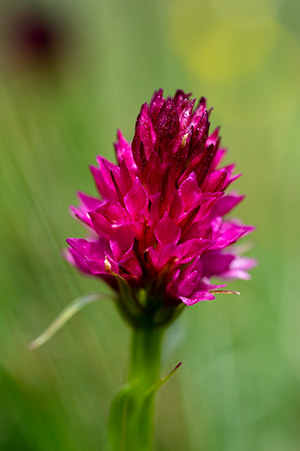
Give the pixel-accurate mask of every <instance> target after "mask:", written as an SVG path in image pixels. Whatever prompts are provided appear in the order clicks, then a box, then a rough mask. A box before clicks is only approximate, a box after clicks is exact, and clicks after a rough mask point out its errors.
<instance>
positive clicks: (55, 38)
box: [0, 4, 72, 68]
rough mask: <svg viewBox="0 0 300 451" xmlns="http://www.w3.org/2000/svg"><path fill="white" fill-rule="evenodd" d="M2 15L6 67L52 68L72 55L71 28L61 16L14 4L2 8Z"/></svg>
mask: <svg viewBox="0 0 300 451" xmlns="http://www.w3.org/2000/svg"><path fill="white" fill-rule="evenodd" d="M0 15H1V19H0V25H1V29H2V34H1V41H2V42H1V46H2V55H4V58H5V61H4V62H2V64H3V65H6V63H7V64H9V65H13V67H17V68H20V67H27V68H28V67H29V68H44V67H47V68H51V67H56V66H58V65H60V64H61V63H62V62H63V61H64V60H65V59H66V57H67V56H68V55H69V54H70V46H71V44H72V42H71V41H72V39H71V38H72V32H71V26H70V23H68V20H67V19H66V17H65V16H64V15H62V13H60V14H58V12H57V11H53V10H51V11H50V10H47V9H46V8H41V6H37V5H34V4H29V5H28V4H27V5H25V6H24V4H15V5H14V6H13V7H9V8H8V7H6V8H2V11H0Z"/></svg>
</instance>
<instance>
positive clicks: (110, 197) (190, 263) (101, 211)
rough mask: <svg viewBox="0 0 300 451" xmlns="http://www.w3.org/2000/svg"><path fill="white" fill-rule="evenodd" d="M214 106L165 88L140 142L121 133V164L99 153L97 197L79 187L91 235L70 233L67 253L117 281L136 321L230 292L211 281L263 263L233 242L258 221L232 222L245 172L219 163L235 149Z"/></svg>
mask: <svg viewBox="0 0 300 451" xmlns="http://www.w3.org/2000/svg"><path fill="white" fill-rule="evenodd" d="M210 112H211V110H207V107H206V100H205V99H204V98H201V100H200V102H199V103H198V105H197V106H196V107H195V100H194V99H192V98H191V97H190V94H186V93H184V92H183V91H181V90H178V91H177V92H176V93H175V96H174V98H172V97H168V98H166V99H165V98H164V96H163V91H162V90H161V89H160V90H159V91H156V92H155V93H154V95H153V98H152V100H151V102H150V105H148V104H147V103H145V104H143V105H142V108H141V111H140V114H139V116H138V118H137V121H136V128H135V134H134V138H133V141H132V143H130V142H128V141H126V139H125V138H124V137H123V135H122V133H121V132H120V131H118V135H117V142H116V143H115V151H116V156H117V162H118V163H117V164H113V163H111V162H109V161H108V160H105V159H104V158H103V157H98V158H97V163H98V166H97V167H96V166H95V167H94V166H92V167H91V171H92V175H93V177H94V180H95V184H96V187H97V190H98V196H96V197H91V196H88V195H86V194H83V193H79V195H78V196H79V199H80V206H79V207H77V208H75V207H72V211H73V214H74V215H75V216H76V217H77V218H78V219H80V220H81V221H82V222H83V223H84V225H86V226H87V228H88V230H89V237H88V238H87V239H85V240H83V239H74V238H72V239H69V240H67V242H68V244H69V246H70V247H69V249H68V251H66V253H65V258H66V259H67V261H68V262H69V263H71V264H72V265H74V266H75V267H77V269H78V270H79V271H81V272H82V273H84V274H89V275H92V276H95V277H98V278H100V279H102V280H104V281H105V282H106V283H107V284H109V285H110V286H111V288H112V289H113V290H115V292H116V294H117V299H119V300H120V302H122V309H123V311H124V309H125V310H126V312H127V313H126V314H127V317H128V315H129V316H130V315H132V317H131V319H130V320H131V323H134V324H136V325H138V324H140V322H141V321H150V322H151V321H152V322H153V323H154V324H156V325H157V324H160V321H162V322H163V318H165V309H166V308H170V309H171V311H173V310H172V309H174V312H175V310H176V309H177V307H178V306H179V305H183V304H184V305H193V304H195V303H197V302H200V301H203V300H212V299H214V293H215V294H217V293H219V292H229V291H227V290H226V289H225V290H223V289H222V288H223V287H226V285H215V284H213V283H212V282H211V279H212V278H214V277H218V278H221V279H225V280H226V279H236V278H241V279H248V278H249V277H250V276H249V273H248V271H249V270H250V269H252V268H253V267H254V266H255V265H256V260H254V259H251V258H247V257H241V256H239V255H238V254H237V252H236V251H235V248H234V247H233V246H232V245H233V244H234V243H235V242H236V241H238V240H239V239H240V238H241V237H243V236H245V235H247V234H248V233H250V232H251V231H252V230H253V227H251V226H246V225H243V224H241V223H240V222H239V221H237V220H233V219H227V218H226V219H225V216H226V215H227V214H228V213H230V212H231V211H232V209H233V208H235V207H236V206H237V205H238V204H239V203H240V202H241V201H242V200H243V199H244V196H241V195H239V194H237V193H236V192H232V193H229V194H228V193H226V189H227V187H228V185H230V184H231V183H233V182H234V180H235V179H236V178H237V177H239V174H238V175H234V170H235V165H233V164H232V165H227V166H225V167H220V166H219V165H220V164H221V162H222V159H223V157H224V154H225V152H226V151H225V149H224V148H222V147H221V146H220V140H221V138H220V135H219V133H220V130H219V128H216V129H215V130H214V131H213V132H210V131H209V128H210V122H209V116H210ZM124 284H125V285H124ZM124 293H126V299H125V298H124V296H125V294H124ZM145 296H146V299H145ZM128 303H129V304H128ZM130 303H131V304H130ZM133 312H134V313H133ZM137 312H138V313H137ZM163 312H164V313H163ZM147 315H148V316H147ZM149 315H150V316H149ZM171 317H172V314H171V315H170V318H171ZM145 318H147V319H145Z"/></svg>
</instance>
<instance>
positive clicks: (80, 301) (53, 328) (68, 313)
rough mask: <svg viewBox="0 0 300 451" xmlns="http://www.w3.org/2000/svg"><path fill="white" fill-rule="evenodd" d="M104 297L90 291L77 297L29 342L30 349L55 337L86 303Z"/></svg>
mask: <svg viewBox="0 0 300 451" xmlns="http://www.w3.org/2000/svg"><path fill="white" fill-rule="evenodd" d="M104 298H105V297H104V295H101V294H99V293H90V294H86V295H85V296H81V297H79V298H77V299H75V300H74V301H73V302H71V304H69V305H68V306H67V307H66V308H65V309H64V310H63V311H62V312H61V313H60V314H59V315H58V317H57V318H56V319H55V320H54V321H53V322H52V323H51V324H50V326H49V327H47V329H46V330H45V331H44V332H43V333H42V334H41V335H39V336H38V337H37V338H36V339H35V340H33V341H32V342H31V343H29V345H28V348H29V349H30V350H33V349H36V348H39V347H40V346H42V345H43V344H44V343H46V342H47V341H48V340H50V338H51V337H53V335H54V334H56V332H57V331H58V330H59V329H61V327H62V326H63V325H64V324H65V323H66V322H67V321H68V320H69V319H70V318H72V316H74V315H75V313H77V312H78V311H79V310H81V309H82V308H83V307H84V306H85V305H87V304H90V303H92V302H95V301H98V300H100V299H104Z"/></svg>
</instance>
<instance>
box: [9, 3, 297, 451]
mask: <svg viewBox="0 0 300 451" xmlns="http://www.w3.org/2000/svg"><path fill="white" fill-rule="evenodd" d="M299 13H300V6H299V3H298V2H296V1H294V0H281V1H280V0H252V1H251V2H248V1H247V2H246V1H240V0H211V1H204V0H203V1H197V0H186V1H185V2H183V1H182V0H175V1H171V0H160V1H158V0H152V1H149V0H144V1H138V0H127V1H125V2H124V1H122V0H110V1H109V0H100V1H96V0H90V1H89V2H84V1H83V0H72V1H71V0H60V1H58V0H55V1H54V0H52V1H50V0H49V1H46V0H45V1H43V0H40V1H39V2H35V3H32V2H29V1H25V0H23V1H22V2H16V1H15V2H11V1H10V2H8V1H4V0H2V1H1V3H0V26H1V30H0V52H1V53H0V98H1V103H0V105H1V107H0V152H1V160H0V161H1V164H0V182H1V191H0V206H1V214H0V224H1V238H0V239H1V253H0V281H1V285H0V287H1V291H0V297H1V315H0V449H1V451H2V450H3V451H4V450H5V451H6V450H9V451H27V450H30V451H31V450H34V451H35V450H36V451H54V450H56V451H57V450H63V451H79V450H85V449H89V450H91V451H93V450H105V441H106V427H107V417H108V413H109V406H110V402H111V399H112V397H113V394H114V393H115V392H116V390H117V388H118V387H119V385H120V384H121V383H122V382H123V380H124V378H125V377H126V365H127V359H128V344H129V336H130V333H129V330H128V329H127V327H126V326H125V325H124V324H123V323H122V322H121V320H120V319H119V317H118V314H117V312H116V311H115V308H114V306H113V305H112V304H111V303H110V302H109V301H101V302H98V303H94V304H92V305H89V306H87V307H86V308H85V309H84V310H83V311H82V312H81V313H80V314H78V315H77V316H76V317H74V318H73V319H72V320H71V321H70V322H69V323H68V324H67V325H66V326H65V327H64V328H63V329H62V330H61V331H60V332H59V333H58V334H57V335H56V336H55V337H54V338H53V339H52V340H51V341H50V342H49V343H48V344H46V345H45V346H44V347H42V348H40V349H38V350H36V351H34V352H30V351H29V350H28V349H27V345H28V343H29V342H30V341H31V340H32V339H33V338H35V337H36V336H37V335H38V334H39V333H40V332H41V331H42V330H43V329H44V328H45V327H46V326H48V324H49V323H50V322H51V321H52V319H53V318H54V317H55V316H56V315H57V314H58V313H59V312H60V311H61V310H62V309H63V308H64V307H65V306H66V305H67V304H68V303H70V302H71V301H72V300H73V299H75V298H76V297H78V296H80V295H82V294H85V293H87V292H91V291H94V290H100V291H105V290H106V288H105V287H103V286H99V282H97V281H95V280H92V279H85V278H84V277H82V276H81V275H80V274H78V273H77V272H76V271H75V270H74V269H73V268H71V267H69V266H68V264H67V263H66V262H65V261H64V260H63V258H62V257H61V250H62V249H63V248H64V246H65V239H66V238H67V237H74V236H75V237H83V236H84V233H85V232H84V229H83V228H82V227H81V226H80V225H79V224H77V223H76V222H75V221H74V220H73V219H72V218H71V216H70V215H69V213H68V205H69V204H75V205H76V204H77V200H76V196H75V192H76V190H83V191H86V192H88V193H90V194H94V193H95V188H94V186H93V181H92V177H91V176H90V174H89V170H88V165H89V164H94V162H95V156H96V155H97V154H102V155H104V156H106V157H107V158H110V159H114V156H113V146H112V142H113V141H114V139H115V136H116V129H117V128H121V129H122V131H123V132H124V134H125V136H126V137H127V138H128V139H131V138H132V136H133V132H134V124H135V118H136V116H137V113H138V111H139V108H140V105H141V104H142V103H143V102H145V101H149V100H150V98H151V95H152V93H153V91H154V90H155V89H158V88H160V87H162V88H164V91H165V94H166V95H173V94H174V92H175V90H176V89H177V88H181V89H184V90H186V91H188V92H192V93H193V95H194V96H195V97H200V96H202V95H204V96H206V97H207V99H208V105H209V106H214V107H215V109H214V112H213V115H212V126H213V128H214V127H216V126H217V125H221V134H222V142H223V145H225V146H227V147H228V148H229V150H230V151H229V155H228V156H227V162H231V161H236V162H237V163H238V167H237V170H238V171H241V172H243V173H244V176H243V177H242V178H241V179H239V181H238V182H236V183H235V188H237V189H238V190H239V191H240V192H242V193H246V194H247V199H246V200H245V202H244V203H243V204H242V205H241V206H240V207H239V208H238V210H237V212H236V214H237V215H238V216H240V217H241V218H242V219H243V221H244V222H245V223H248V224H254V225H256V227H257V231H256V232H255V233H254V234H253V235H252V236H251V238H250V241H252V242H253V243H254V248H253V250H251V252H250V253H249V255H253V256H256V257H257V258H258V259H259V262H260V264H259V266H258V267H257V268H256V269H255V270H253V272H252V274H253V278H252V281H251V282H250V283H247V282H240V281H237V282H234V283H231V284H230V288H232V289H236V290H240V291H241V293H242V295H241V296H240V297H236V296H223V297H222V296H219V297H218V298H217V299H216V301H214V302H203V303H200V304H197V305H195V306H193V307H190V308H187V309H186V310H185V312H184V314H183V315H182V317H181V318H180V320H178V322H177V323H175V324H174V325H173V326H172V327H171V328H170V330H169V331H168V333H167V336H166V339H165V346H164V354H163V362H162V369H161V373H162V375H164V374H166V373H167V372H168V371H169V370H170V369H171V368H173V367H174V365H175V364H177V363H178V362H179V361H180V360H182V361H183V365H182V367H181V368H180V370H179V371H178V373H177V374H176V375H175V376H174V377H173V378H172V380H170V382H168V384H166V386H164V387H163V388H162V389H161V392H160V393H159V396H158V398H157V403H156V437H155V449H156V450H165V451H168V450H172V451H173V450H191V451H198V450H204V451H248V450H249V451H250V450H253V449H255V450H257V451H283V450H288V451H296V450H297V451H298V450H299V449H300V355H299V339H300V303H299V294H300V292H299V283H298V280H299V275H298V274H299V266H300V263H299V238H298V233H299V232H298V230H299V220H300V213H299V189H300V177H299V175H300V174H299V163H300V152H299V142H298V139H299V122H300V86H299V84H300V28H299V20H300V17H299Z"/></svg>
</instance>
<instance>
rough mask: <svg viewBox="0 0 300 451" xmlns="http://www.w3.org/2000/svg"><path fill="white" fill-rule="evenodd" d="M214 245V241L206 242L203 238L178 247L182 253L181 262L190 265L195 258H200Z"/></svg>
mask: <svg viewBox="0 0 300 451" xmlns="http://www.w3.org/2000/svg"><path fill="white" fill-rule="evenodd" d="M212 245H213V241H211V240H205V239H202V238H200V239H199V238H194V239H192V240H189V241H186V242H185V243H182V244H180V245H179V246H178V247H179V248H180V251H181V258H180V262H181V263H182V264H183V263H188V262H190V261H191V260H193V259H194V258H196V257H198V256H199V255H200V254H201V253H202V252H204V251H205V250H206V249H208V248H209V247H211V246H212Z"/></svg>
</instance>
